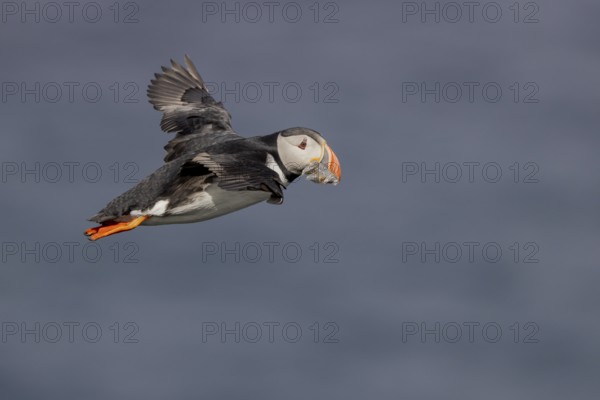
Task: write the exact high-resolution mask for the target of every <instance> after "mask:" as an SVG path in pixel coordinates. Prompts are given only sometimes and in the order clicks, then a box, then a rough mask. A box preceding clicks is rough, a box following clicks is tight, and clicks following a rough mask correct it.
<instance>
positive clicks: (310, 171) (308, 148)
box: [277, 128, 342, 185]
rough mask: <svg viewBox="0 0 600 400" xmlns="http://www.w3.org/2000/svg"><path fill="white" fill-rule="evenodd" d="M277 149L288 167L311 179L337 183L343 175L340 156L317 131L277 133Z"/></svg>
mask: <svg viewBox="0 0 600 400" xmlns="http://www.w3.org/2000/svg"><path fill="white" fill-rule="evenodd" d="M277 151H278V153H279V158H280V159H281V162H282V163H283V165H284V166H285V168H286V169H287V170H288V171H290V172H292V173H294V174H296V175H305V176H306V177H307V178H308V180H311V181H313V182H317V183H333V184H334V185H336V184H337V183H338V182H339V181H340V179H341V178H342V168H341V166H340V162H339V160H338V158H337V156H336V155H335V153H334V152H333V150H331V147H329V146H328V145H327V142H326V141H325V139H323V137H322V136H321V134H320V133H319V132H317V131H313V130H312V129H307V128H290V129H286V130H284V131H282V132H280V133H279V135H278V136H277Z"/></svg>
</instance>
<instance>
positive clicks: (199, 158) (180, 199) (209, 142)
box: [85, 54, 341, 240]
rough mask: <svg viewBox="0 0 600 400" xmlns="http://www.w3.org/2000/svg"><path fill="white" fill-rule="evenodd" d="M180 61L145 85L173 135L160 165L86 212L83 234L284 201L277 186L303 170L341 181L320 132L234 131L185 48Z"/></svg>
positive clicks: (315, 177)
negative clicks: (96, 209)
mask: <svg viewBox="0 0 600 400" xmlns="http://www.w3.org/2000/svg"><path fill="white" fill-rule="evenodd" d="M184 60H185V67H183V66H182V65H180V64H178V63H177V62H175V61H173V60H171V67H170V68H167V67H162V73H156V74H154V79H152V80H151V81H150V85H149V86H148V91H147V94H148V98H149V101H150V103H151V104H152V105H153V106H154V109H155V110H158V111H160V112H162V119H161V121H160V127H161V129H162V130H163V131H164V132H166V133H174V134H175V136H174V137H173V138H172V139H171V140H170V141H169V142H168V143H167V145H166V146H165V147H164V149H165V150H166V152H167V154H166V155H165V157H164V164H163V165H162V166H161V167H160V168H159V169H157V170H156V171H154V172H153V173H152V174H150V175H149V176H147V177H145V178H144V179H142V180H141V181H140V182H139V183H138V184H137V185H136V186H134V187H133V188H131V189H129V190H128V191H126V192H125V193H123V194H121V195H120V196H118V197H116V198H115V199H113V200H112V201H110V202H109V203H108V204H107V205H106V207H104V208H103V209H102V210H100V211H99V212H98V213H97V214H95V215H93V216H92V217H90V218H89V219H88V220H89V221H93V222H95V223H97V224H99V226H96V227H93V228H90V229H87V230H86V231H85V235H86V236H87V237H88V239H90V240H98V239H101V238H104V237H107V236H110V235H114V234H116V233H119V232H124V231H128V230H131V229H134V228H136V227H138V226H140V225H150V226H152V225H165V224H182V223H192V222H200V221H206V220H208V219H212V218H217V217H220V216H222V215H225V214H229V213H231V212H234V211H237V210H241V209H243V208H246V207H249V206H251V205H254V204H257V203H260V202H263V201H266V202H267V203H270V204H282V203H283V197H284V196H283V191H284V190H285V189H286V188H287V187H288V186H289V185H290V184H291V183H292V182H294V181H295V180H296V179H297V178H299V177H301V176H304V177H306V178H307V179H308V180H309V181H312V182H315V183H319V184H334V185H336V184H337V183H339V182H340V179H341V167H340V163H339V160H338V158H337V156H336V154H335V153H334V152H333V150H332V149H331V147H329V145H328V144H327V142H326V141H325V139H324V138H323V136H322V135H321V134H320V133H319V132H317V131H315V130H312V129H308V128H301V127H295V128H289V129H284V130H281V131H278V132H275V133H272V134H269V135H265V136H254V137H243V136H240V135H239V134H237V133H236V132H235V131H234V130H233V128H232V126H231V115H230V114H229V112H228V111H227V110H226V109H225V107H224V106H223V103H221V102H217V101H216V100H215V99H214V98H213V97H212V96H211V94H210V93H209V92H208V90H207V89H206V86H205V84H204V81H203V80H202V78H201V77H200V74H199V73H198V71H197V69H196V67H195V66H194V64H193V63H192V61H191V60H190V58H189V57H188V55H187V54H186V55H185V57H184Z"/></svg>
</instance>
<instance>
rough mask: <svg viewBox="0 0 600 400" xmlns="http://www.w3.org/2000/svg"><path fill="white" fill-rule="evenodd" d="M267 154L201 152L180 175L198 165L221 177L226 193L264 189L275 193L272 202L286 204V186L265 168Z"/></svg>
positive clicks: (221, 183) (183, 167) (274, 173)
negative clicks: (284, 202)
mask: <svg viewBox="0 0 600 400" xmlns="http://www.w3.org/2000/svg"><path fill="white" fill-rule="evenodd" d="M263 158H264V153H261V152H258V151H256V152H255V151H245V152H241V153H237V154H235V155H233V154H208V153H204V152H203V153H199V154H197V155H196V156H195V157H194V158H193V159H192V160H190V161H188V162H187V163H185V164H184V165H183V166H182V168H181V173H180V174H185V173H186V170H187V169H191V170H193V169H195V168H197V166H198V165H201V166H203V167H205V168H207V169H208V170H209V171H211V172H212V173H214V174H215V175H216V176H217V178H218V179H217V182H218V185H219V187H220V188H222V189H225V190H262V191H265V192H270V193H271V199H270V200H269V202H270V203H275V204H281V203H282V202H283V190H282V189H284V188H285V185H284V184H283V182H282V181H281V178H280V177H279V175H277V173H276V172H275V171H273V170H272V169H270V168H269V167H267V166H266V165H265V160H264V159H263Z"/></svg>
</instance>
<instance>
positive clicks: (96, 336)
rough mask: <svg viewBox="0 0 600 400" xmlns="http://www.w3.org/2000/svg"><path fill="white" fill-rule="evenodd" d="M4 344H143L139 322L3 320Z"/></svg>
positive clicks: (2, 336)
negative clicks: (140, 342)
mask: <svg viewBox="0 0 600 400" xmlns="http://www.w3.org/2000/svg"><path fill="white" fill-rule="evenodd" d="M0 329H1V332H0V338H1V342H2V344H17V343H23V344H24V343H69V344H77V343H91V344H95V343H124V344H131V343H139V337H138V334H139V331H140V327H139V325H138V324H137V323H135V322H124V323H121V322H112V323H100V322H95V321H60V322H59V321H44V322H41V321H2V323H1V324H0Z"/></svg>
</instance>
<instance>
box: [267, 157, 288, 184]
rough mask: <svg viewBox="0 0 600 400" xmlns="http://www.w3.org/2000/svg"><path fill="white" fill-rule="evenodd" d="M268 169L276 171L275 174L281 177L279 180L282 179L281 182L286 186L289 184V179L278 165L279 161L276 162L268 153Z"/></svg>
mask: <svg viewBox="0 0 600 400" xmlns="http://www.w3.org/2000/svg"><path fill="white" fill-rule="evenodd" d="M267 167H269V168H270V169H272V170H273V171H275V173H277V175H279V179H281V182H283V184H284V185H285V186H287V185H288V183H289V182H288V180H287V178H286V177H285V174H284V173H283V171H282V170H281V168H279V164H277V161H275V159H274V158H273V156H272V155H271V154H269V153H267Z"/></svg>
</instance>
